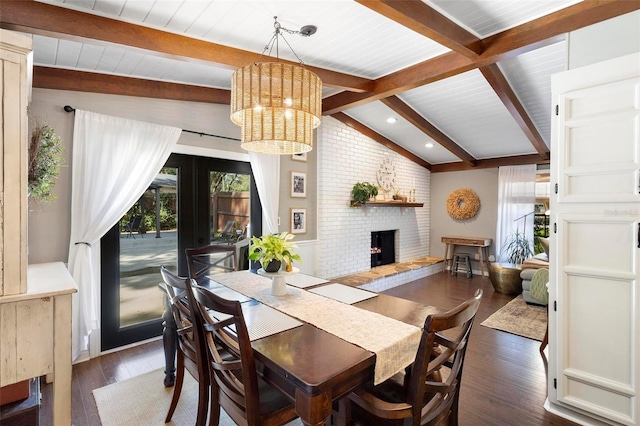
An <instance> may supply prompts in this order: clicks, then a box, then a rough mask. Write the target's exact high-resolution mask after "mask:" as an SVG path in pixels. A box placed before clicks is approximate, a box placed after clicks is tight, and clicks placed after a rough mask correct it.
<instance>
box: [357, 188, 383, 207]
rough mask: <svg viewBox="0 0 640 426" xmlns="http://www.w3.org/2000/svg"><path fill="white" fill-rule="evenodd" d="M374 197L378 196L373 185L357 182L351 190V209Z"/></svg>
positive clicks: (376, 189)
mask: <svg viewBox="0 0 640 426" xmlns="http://www.w3.org/2000/svg"><path fill="white" fill-rule="evenodd" d="M376 195H378V188H377V187H376V186H375V185H373V184H372V183H369V182H358V183H356V184H355V185H353V189H351V196H352V197H353V201H351V207H356V206H361V205H363V204H364V203H366V202H367V201H369V199H370V198H371V197H375V196H376Z"/></svg>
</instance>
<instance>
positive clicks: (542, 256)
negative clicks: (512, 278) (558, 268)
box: [520, 238, 549, 305]
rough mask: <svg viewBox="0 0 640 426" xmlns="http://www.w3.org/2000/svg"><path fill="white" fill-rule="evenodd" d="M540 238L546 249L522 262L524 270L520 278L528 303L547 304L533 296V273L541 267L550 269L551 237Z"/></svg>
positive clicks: (523, 294) (524, 297)
mask: <svg viewBox="0 0 640 426" xmlns="http://www.w3.org/2000/svg"><path fill="white" fill-rule="evenodd" d="M539 240H540V243H541V244H542V247H543V248H544V250H545V251H544V252H543V253H538V254H536V255H535V256H533V257H530V258H529V259H527V260H525V261H524V262H523V263H522V272H521V273H520V278H522V298H523V299H524V301H525V302H527V303H532V304H535V305H546V303H543V302H541V301H540V300H538V299H535V298H534V297H532V296H531V279H532V278H533V275H534V274H535V273H536V271H537V270H538V269H540V268H546V269H549V239H548V238H539Z"/></svg>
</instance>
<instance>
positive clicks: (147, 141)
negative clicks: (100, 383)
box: [69, 110, 181, 359]
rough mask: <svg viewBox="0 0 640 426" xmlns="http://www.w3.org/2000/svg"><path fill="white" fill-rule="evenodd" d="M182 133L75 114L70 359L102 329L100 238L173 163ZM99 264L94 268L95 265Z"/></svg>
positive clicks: (85, 112) (84, 347)
mask: <svg viewBox="0 0 640 426" xmlns="http://www.w3.org/2000/svg"><path fill="white" fill-rule="evenodd" d="M180 132H181V129H178V128H175V127H167V126H161V125H157V124H151V123H144V122H139V121H134V120H128V119H124V118H119V117H111V116H107V115H102V114H97V113H93V112H87V111H81V110H76V112H75V123H74V131H73V160H72V161H73V163H72V165H73V167H72V170H73V173H72V188H71V239H70V244H69V271H70V272H71V275H72V276H73V278H74V279H75V281H76V283H77V285H78V293H77V294H76V295H75V297H74V303H73V336H72V337H73V343H72V354H73V358H74V359H76V358H77V357H78V355H79V354H80V352H81V351H83V350H86V349H87V343H88V336H89V334H90V333H91V331H92V330H98V329H99V323H98V318H99V303H98V302H99V294H100V280H99V276H100V274H99V268H100V265H99V263H97V262H96V259H95V256H96V253H95V252H96V251H98V250H99V243H100V238H102V236H103V235H104V234H106V233H107V231H108V230H109V229H111V228H112V227H113V226H114V225H115V224H116V223H117V222H118V221H119V220H120V218H121V217H122V216H123V215H124V214H125V213H126V212H127V210H129V208H130V207H131V206H132V205H133V204H134V203H135V202H136V201H137V200H138V199H139V198H140V197H141V196H142V194H143V193H144V191H146V190H147V188H148V187H149V185H150V184H151V182H152V181H153V178H154V177H155V176H156V175H157V174H158V172H159V171H160V169H161V168H162V166H163V165H164V163H165V162H166V161H167V158H169V155H170V154H171V150H172V149H173V147H174V146H175V145H176V143H177V141H178V138H179V137H180ZM94 263H96V264H94Z"/></svg>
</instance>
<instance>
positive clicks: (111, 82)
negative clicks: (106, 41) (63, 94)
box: [33, 66, 231, 105]
mask: <svg viewBox="0 0 640 426" xmlns="http://www.w3.org/2000/svg"><path fill="white" fill-rule="evenodd" d="M33 87H37V88H41V89H56V90H71V91H76V92H92V93H105V94H108V95H122V96H136V97H141V98H154V99H172V100H176V101H189V102H206V103H212V104H226V105H229V103H230V102H231V93H230V92H229V91H228V90H223V89H213V88H209V87H202V86H191V85H186V84H178V83H168V82H162V81H157V80H145V79H142V78H132V77H120V76H115V75H108V74H98V73H93V72H83V71H75V70H65V69H60V68H50V67H42V66H35V67H33Z"/></svg>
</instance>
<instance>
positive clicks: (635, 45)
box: [569, 11, 640, 69]
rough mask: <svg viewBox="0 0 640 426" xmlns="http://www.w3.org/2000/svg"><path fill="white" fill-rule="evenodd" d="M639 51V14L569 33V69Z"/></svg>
mask: <svg viewBox="0 0 640 426" xmlns="http://www.w3.org/2000/svg"><path fill="white" fill-rule="evenodd" d="M639 51H640V11H635V12H631V13H627V14H626V15H622V16H618V17H616V18H613V19H609V20H606V21H603V22H600V23H597V24H595V25H590V26H588V27H585V28H581V29H579V30H577V31H573V32H571V33H569V69H574V68H578V67H582V66H585V65H589V64H595V63H596V62H601V61H605V60H607V59H613V58H617V57H620V56H625V55H628V54H630V53H634V52H639Z"/></svg>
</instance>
